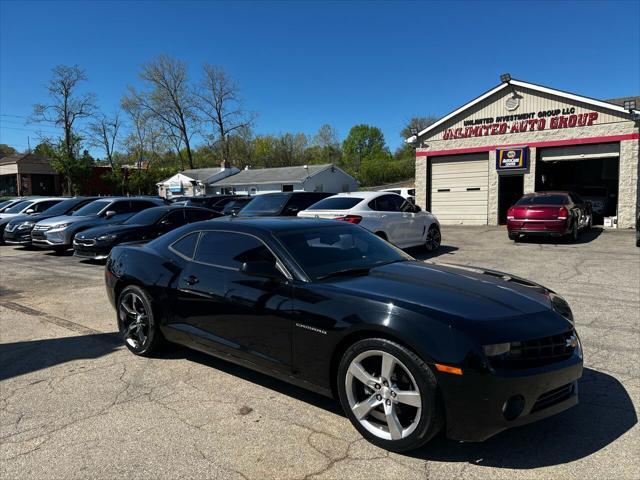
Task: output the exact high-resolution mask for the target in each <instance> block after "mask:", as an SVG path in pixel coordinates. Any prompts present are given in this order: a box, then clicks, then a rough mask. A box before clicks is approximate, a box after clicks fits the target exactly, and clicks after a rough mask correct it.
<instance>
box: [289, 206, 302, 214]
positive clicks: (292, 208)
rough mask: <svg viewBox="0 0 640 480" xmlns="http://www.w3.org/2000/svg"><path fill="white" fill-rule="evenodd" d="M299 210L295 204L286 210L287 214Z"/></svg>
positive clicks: (295, 212)
mask: <svg viewBox="0 0 640 480" xmlns="http://www.w3.org/2000/svg"><path fill="white" fill-rule="evenodd" d="M299 211H300V209H299V208H298V207H296V206H291V207H287V210H286V212H287V214H288V215H296V214H297V213H298V212H299Z"/></svg>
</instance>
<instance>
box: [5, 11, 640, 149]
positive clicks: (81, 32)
mask: <svg viewBox="0 0 640 480" xmlns="http://www.w3.org/2000/svg"><path fill="white" fill-rule="evenodd" d="M638 18H640V2H638V1H626V2H612V1H607V2H595V1H594V2H586V1H583V2H524V1H521V2H515V1H514V2H481V1H474V2H453V1H451V2H391V1H389V2H346V1H343V2H337V1H332V2H330V1H325V2H310V1H299V2H294V1H287V2H267V1H262V2H249V1H238V2H206V1H193V2H189V1H182V2H178V1H157V2H143V1H139V2H124V1H123V2H119V1H111V2H98V1H86V2H80V1H75V2H59V1H50V2H36V1H20V2H14V1H5V0H0V115H1V116H0V143H8V144H11V145H14V146H15V147H16V148H18V149H20V150H21V149H25V148H26V143H27V136H30V137H31V142H32V146H33V145H34V142H35V141H36V140H35V138H36V137H37V130H42V131H46V132H51V131H52V128H51V127H41V126H36V125H25V124H24V121H25V117H26V116H28V115H29V114H30V113H31V111H32V105H33V103H35V102H39V101H44V100H46V89H45V85H46V83H47V80H48V78H49V76H50V69H51V68H52V67H53V66H55V65H57V64H76V63H77V64H79V65H80V66H82V67H83V68H85V69H86V72H87V75H88V76H89V82H87V83H86V85H85V86H84V88H85V89H87V90H90V91H93V92H95V93H96V94H97V95H98V100H99V105H100V107H101V108H102V109H103V110H104V111H106V112H109V111H112V110H113V109H114V108H115V107H116V106H117V105H118V102H119V99H120V97H121V95H122V94H123V92H124V91H125V88H126V86H127V85H128V84H132V85H139V80H138V72H139V70H140V64H142V63H143V62H145V61H148V60H149V59H151V58H153V57H154V56H156V55H158V54H160V53H167V54H170V55H172V56H175V57H177V58H180V59H183V60H185V61H186V62H188V64H189V67H190V71H191V73H192V74H193V76H197V75H198V74H199V70H200V66H201V64H202V63H203V62H205V61H206V62H209V63H212V64H219V65H223V66H224V67H225V69H226V70H227V71H228V72H229V73H230V74H231V75H232V76H233V77H235V79H236V80H237V81H238V82H239V83H240V85H241V88H242V96H243V98H244V100H245V104H246V107H247V108H248V109H250V110H253V111H255V112H257V113H258V115H259V116H258V120H257V124H256V128H255V130H256V132H257V133H281V132H286V131H294V132H296V131H301V132H304V133H307V134H313V133H315V132H316V131H317V129H318V128H319V127H320V125H322V124H323V123H329V124H331V125H333V126H334V127H335V128H336V129H337V130H338V132H339V134H340V135H341V137H344V136H345V135H346V134H347V133H348V130H349V128H350V127H351V126H353V125H354V124H358V123H368V124H371V125H376V126H378V127H380V128H381V129H382V130H383V132H384V134H385V137H386V140H387V143H388V144H389V146H390V147H391V148H395V147H397V146H398V145H399V144H400V143H401V141H402V139H401V138H400V136H399V131H400V129H401V128H402V126H403V125H404V124H405V123H406V121H407V120H408V119H409V118H410V117H411V116H414V115H426V114H433V115H436V116H442V115H445V114H446V113H448V112H449V111H451V110H453V109H454V108H457V107H458V106H459V105H461V104H463V103H465V102H466V101H468V100H470V99H472V98H474V97H475V96H477V95H479V94H480V93H482V92H484V91H485V90H487V89H489V88H491V87H493V86H495V85H496V84H497V83H499V75H500V73H503V72H509V73H511V75H512V76H513V77H514V78H519V79H522V80H526V81H531V82H534V83H540V84H543V85H547V86H550V87H555V88H559V89H562V90H568V91H572V92H576V93H579V94H583V95H587V96H591V97H596V98H602V99H607V98H613V97H619V96H626V95H638V94H640V33H639V32H640V30H639V29H638V28H637V25H638V23H637V20H638Z"/></svg>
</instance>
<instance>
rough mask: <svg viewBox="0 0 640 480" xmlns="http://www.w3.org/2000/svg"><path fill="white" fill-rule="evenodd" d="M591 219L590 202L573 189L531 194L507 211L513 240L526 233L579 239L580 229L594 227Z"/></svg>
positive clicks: (509, 230)
mask: <svg viewBox="0 0 640 480" xmlns="http://www.w3.org/2000/svg"><path fill="white" fill-rule="evenodd" d="M592 222H593V215H592V211H591V205H590V204H589V202H585V201H584V200H583V199H582V198H580V196H579V195H577V194H576V193H572V192H538V193H528V194H526V195H524V196H523V197H522V198H521V199H520V200H518V201H517V202H516V204H515V205H514V206H513V207H511V208H510V209H509V211H508V212H507V231H508V232H509V238H510V239H511V240H514V241H518V239H519V238H520V236H523V235H527V236H528V235H549V236H554V237H562V236H568V237H569V238H571V239H573V240H577V238H578V232H579V231H580V230H582V229H585V228H591V225H592Z"/></svg>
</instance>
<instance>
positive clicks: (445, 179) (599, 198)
mask: <svg viewBox="0 0 640 480" xmlns="http://www.w3.org/2000/svg"><path fill="white" fill-rule="evenodd" d="M501 80H502V82H501V83H500V84H499V85H498V86H496V87H495V88H492V89H491V90H489V91H488V92H486V93H484V94H482V95H480V96H479V97H477V98H476V99H474V100H472V101H470V102H468V103H466V104H465V105H463V106H462V107H460V108H458V109H457V110H454V111H453V112H451V113H450V114H448V115H446V116H445V117H443V118H441V119H440V120H438V121H437V122H435V123H433V124H432V125H430V126H429V127H427V128H425V129H423V130H421V131H419V132H418V131H414V132H412V134H413V136H412V137H410V138H408V139H407V142H408V143H411V144H414V145H415V146H416V185H415V186H416V203H418V204H419V205H422V206H423V207H424V208H426V209H427V210H430V211H431V212H433V213H434V214H435V215H437V217H438V219H439V220H440V222H441V223H443V224H465V225H497V224H501V223H504V222H505V221H506V212H507V210H508V208H509V207H510V206H511V205H513V203H514V202H515V201H517V199H518V198H520V196H522V194H523V193H527V192H537V191H551V190H561V191H565V190H568V191H573V192H576V193H578V194H579V195H580V196H582V197H583V198H584V199H585V200H588V201H590V202H592V204H593V207H594V212H595V215H594V216H595V220H596V221H602V219H603V218H604V217H616V218H617V225H618V227H620V228H631V227H635V224H636V216H637V214H638V204H639V199H640V188H639V183H638V179H639V167H638V150H639V149H638V144H639V137H640V135H639V125H640V111H639V110H638V109H637V107H636V101H637V97H629V98H627V99H619V100H610V101H602V100H596V99H593V98H588V97H584V96H581V95H577V94H573V93H567V92H564V91H560V90H555V89H553V88H548V87H543V86H540V85H536V84H532V83H528V82H523V81H520V80H515V79H511V78H510V76H509V75H503V76H502V77H501Z"/></svg>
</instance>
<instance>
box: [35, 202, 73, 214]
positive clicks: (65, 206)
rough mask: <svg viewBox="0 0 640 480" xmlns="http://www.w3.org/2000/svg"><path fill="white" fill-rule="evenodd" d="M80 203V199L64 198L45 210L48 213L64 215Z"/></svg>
mask: <svg viewBox="0 0 640 480" xmlns="http://www.w3.org/2000/svg"><path fill="white" fill-rule="evenodd" d="M77 204H78V200H76V199H75V198H70V199H69V200H63V201H62V202H60V203H56V204H55V205H53V206H52V207H49V208H47V209H46V210H45V211H44V212H42V213H46V214H47V215H56V216H57V215H64V214H65V213H66V212H68V211H69V210H70V209H72V208H73V207H74V206H76V205H77Z"/></svg>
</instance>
